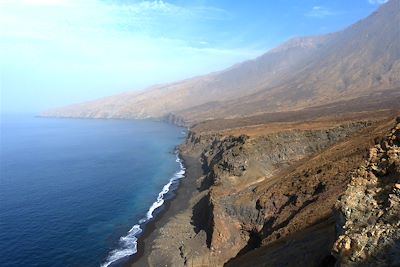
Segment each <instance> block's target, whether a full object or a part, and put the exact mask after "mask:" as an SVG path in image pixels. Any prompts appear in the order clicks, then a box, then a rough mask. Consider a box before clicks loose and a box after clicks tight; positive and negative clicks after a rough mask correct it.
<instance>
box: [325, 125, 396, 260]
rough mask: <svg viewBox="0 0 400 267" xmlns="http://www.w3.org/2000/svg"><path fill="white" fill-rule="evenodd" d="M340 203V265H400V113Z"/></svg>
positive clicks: (336, 251) (337, 251)
mask: <svg viewBox="0 0 400 267" xmlns="http://www.w3.org/2000/svg"><path fill="white" fill-rule="evenodd" d="M375 141H376V145H375V146H374V147H373V148H371V149H370V151H369V158H368V160H367V161H366V162H365V163H364V164H362V165H361V166H360V168H358V169H357V170H356V171H355V173H354V174H353V175H352V178H351V182H350V184H349V186H348V187H347V190H346V192H345V193H344V194H343V196H341V198H340V200H339V201H338V203H337V204H336V208H337V211H338V214H337V215H338V216H337V226H338V229H339V232H338V234H339V236H338V239H337V241H336V242H335V245H334V248H333V252H334V255H335V256H336V257H337V259H338V265H340V266H400V117H399V118H398V119H397V125H396V126H395V127H394V128H393V129H392V130H391V131H390V133H389V134H388V135H386V136H385V137H384V138H383V139H376V140H375Z"/></svg>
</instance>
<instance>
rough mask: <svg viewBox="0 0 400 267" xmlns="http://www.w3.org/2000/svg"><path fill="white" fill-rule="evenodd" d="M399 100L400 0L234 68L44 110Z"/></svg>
mask: <svg viewBox="0 0 400 267" xmlns="http://www.w3.org/2000/svg"><path fill="white" fill-rule="evenodd" d="M386 92H390V94H391V98H392V99H393V98H398V99H399V102H400V1H399V0H391V1H389V2H388V3H386V4H384V5H382V6H381V7H380V8H379V9H378V10H377V11H376V12H374V13H373V14H371V15H370V16H368V17H367V18H365V19H363V20H361V21H359V22H357V23H355V24H354V25H352V26H350V27H348V28H346V29H344V30H343V31H340V32H336V33H331V34H327V35H322V36H312V37H302V38H294V39H291V40H289V41H287V42H286V43H284V44H282V45H280V46H279V47H277V48H275V49H272V50H270V51H269V52H267V53H265V54H264V55H262V56H260V57H258V58H256V59H254V60H249V61H246V62H243V63H240V64H237V65H235V66H233V67H231V68H229V69H226V70H223V71H220V72H216V73H211V74H208V75H204V76H199V77H195V78H191V79H187V80H183V81H179V82H176V83H170V84H165V85H157V86H154V87H150V88H148V89H146V90H144V91H141V92H127V93H123V94H119V95H114V96H110V97H106V98H102V99H98V100H94V101H91V102H86V103H81V104H75V105H71V106H67V107H62V108H57V109H53V110H49V111H46V112H44V113H43V114H42V115H43V116H56V117H83V118H163V117H165V116H172V117H174V118H179V119H180V120H183V121H186V122H188V123H189V124H192V123H195V122H199V121H204V120H210V119H217V118H238V117H246V116H254V115H260V114H264V113H271V112H285V111H295V110H301V109H307V108H312V107H316V106H323V105H332V104H333V103H337V102H340V101H350V102H349V103H351V101H353V100H357V99H365V98H368V96H369V95H372V94H374V95H376V94H377V93H379V94H381V95H385V93H386Z"/></svg>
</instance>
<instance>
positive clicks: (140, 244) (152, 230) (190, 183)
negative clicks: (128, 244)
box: [122, 153, 202, 266]
mask: <svg viewBox="0 0 400 267" xmlns="http://www.w3.org/2000/svg"><path fill="white" fill-rule="evenodd" d="M179 157H180V158H181V160H182V164H183V166H184V167H185V169H186V172H185V175H184V178H182V179H181V180H180V181H179V185H178V188H177V189H176V190H175V192H174V194H175V196H173V197H172V199H167V200H166V201H165V202H164V204H163V206H162V211H160V212H159V213H158V214H157V216H156V217H155V219H154V220H152V221H150V222H149V223H147V224H146V228H145V229H144V231H143V233H142V234H141V235H140V237H139V239H138V241H137V252H136V253H135V254H134V255H132V256H131V257H130V258H129V259H128V260H127V261H125V262H124V263H123V264H122V266H148V262H147V258H148V256H149V254H150V252H151V247H152V244H153V241H154V240H155V239H156V238H157V237H158V231H159V230H160V228H161V227H163V226H164V225H166V224H167V223H168V222H169V220H170V219H171V218H173V217H175V216H176V215H177V214H179V213H180V212H182V211H184V210H186V209H187V208H189V206H190V203H189V200H190V199H191V197H192V194H193V193H194V192H195V191H196V189H197V183H196V180H197V178H198V177H200V176H201V175H202V169H201V163H200V161H199V158H198V157H195V156H193V155H188V154H182V153H180V154H179Z"/></svg>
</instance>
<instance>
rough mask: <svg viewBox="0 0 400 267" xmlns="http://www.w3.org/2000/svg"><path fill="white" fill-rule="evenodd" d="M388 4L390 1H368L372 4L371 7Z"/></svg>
mask: <svg viewBox="0 0 400 267" xmlns="http://www.w3.org/2000/svg"><path fill="white" fill-rule="evenodd" d="M387 2H388V0H368V3H370V4H371V5H382V4H384V3H387Z"/></svg>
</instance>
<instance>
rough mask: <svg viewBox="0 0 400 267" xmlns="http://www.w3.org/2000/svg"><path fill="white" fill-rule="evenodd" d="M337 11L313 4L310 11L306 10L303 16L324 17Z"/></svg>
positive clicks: (335, 13)
mask: <svg viewBox="0 0 400 267" xmlns="http://www.w3.org/2000/svg"><path fill="white" fill-rule="evenodd" d="M337 14H338V13H337V12H333V11H332V10H330V9H329V8H327V7H324V6H313V7H312V9H311V10H310V11H308V12H307V13H306V14H305V16H307V17H312V18H325V17H329V16H333V15H337Z"/></svg>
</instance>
